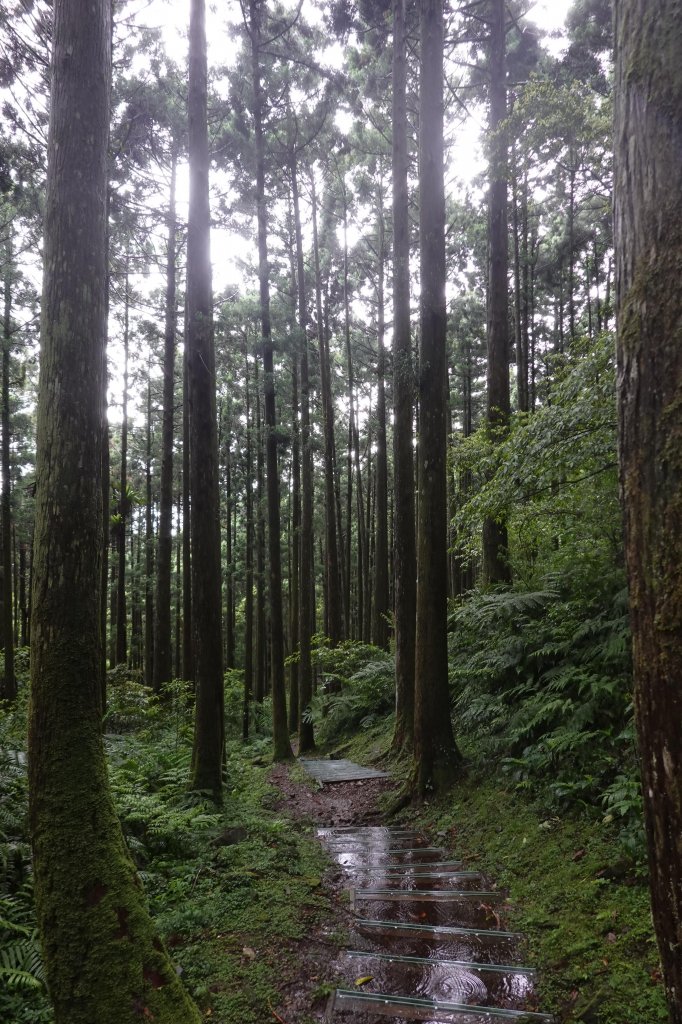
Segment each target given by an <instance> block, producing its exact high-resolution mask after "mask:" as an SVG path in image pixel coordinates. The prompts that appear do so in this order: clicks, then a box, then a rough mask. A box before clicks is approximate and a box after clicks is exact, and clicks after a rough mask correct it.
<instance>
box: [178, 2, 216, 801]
mask: <svg viewBox="0 0 682 1024" xmlns="http://www.w3.org/2000/svg"><path fill="white" fill-rule="evenodd" d="M206 92H207V67H206V25H205V7H204V0H191V7H190V28H189V100H188V113H189V185H190V191H189V219H188V224H187V353H188V368H189V426H190V493H191V502H192V507H191V515H190V524H191V533H192V623H193V634H194V671H195V683H196V706H195V719H194V747H193V751H192V787H193V788H194V789H198V790H206V791H208V792H210V793H211V795H212V796H213V797H214V799H215V800H220V799H221V797H222V774H223V761H224V754H225V722H224V709H223V664H222V659H223V647H222V639H221V637H222V614H221V584H220V497H219V484H218V476H219V474H218V429H217V422H216V395H215V351H214V339H213V286H212V277H211V246H210V230H211V214H210V208H209V186H208V175H209V152H208V130H207V122H206V105H207V98H206Z"/></svg>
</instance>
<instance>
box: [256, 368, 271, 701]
mask: <svg viewBox="0 0 682 1024" xmlns="http://www.w3.org/2000/svg"><path fill="white" fill-rule="evenodd" d="M259 387H260V385H259V374H258V359H257V358H256V483H257V491H256V493H257V494H258V504H257V506H256V538H255V539H256V685H255V693H254V696H255V698H256V703H257V704H262V703H263V701H264V700H265V693H266V690H267V678H266V677H267V665H268V637H267V624H266V614H265V517H264V515H263V505H264V503H265V498H264V493H265V457H264V452H263V425H262V419H261V397H260V390H259Z"/></svg>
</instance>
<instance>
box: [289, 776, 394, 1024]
mask: <svg viewBox="0 0 682 1024" xmlns="http://www.w3.org/2000/svg"><path fill="white" fill-rule="evenodd" d="M269 781H270V784H271V785H272V786H274V787H275V788H276V790H277V791H278V792H279V793H280V799H279V800H278V801H277V803H275V804H273V809H275V810H281V811H283V812H284V813H286V814H287V815H288V816H289V817H291V818H294V819H295V820H296V821H298V822H300V823H301V824H302V825H304V826H306V827H308V826H313V827H318V828H320V827H323V826H329V827H331V826H339V825H375V824H380V823H381V822H382V821H383V820H384V814H383V812H382V810H381V805H380V800H381V802H382V803H383V802H385V801H386V799H387V798H388V797H389V796H390V794H392V793H393V792H394V791H395V788H396V783H395V782H393V781H391V780H390V779H363V780H362V781H359V782H337V783H334V784H333V785H325V786H322V787H320V786H318V785H317V784H316V783H315V782H314V781H313V779H312V778H311V777H310V776H308V775H305V774H304V772H303V769H302V768H301V767H300V765H296V766H295V767H293V768H292V767H291V766H290V765H285V764H279V765H276V766H275V767H274V768H273V769H272V771H271V772H270V776H269ZM382 798H383V799H382ZM345 885H347V880H346V879H345V878H344V874H343V872H342V871H341V870H340V869H338V868H334V867H330V868H328V869H327V871H326V872H325V874H324V886H325V890H326V893H327V895H328V897H329V899H330V901H331V903H332V905H333V906H334V908H335V920H334V921H332V922H330V921H329V920H322V921H320V922H318V923H317V924H316V925H314V926H313V928H312V930H311V932H310V934H309V936H308V942H307V943H306V945H305V947H303V948H301V950H300V954H301V956H300V961H299V970H298V972H297V973H296V975H295V976H294V977H292V978H290V979H289V980H288V981H287V982H286V984H285V985H283V986H282V987H281V989H280V1004H279V1007H278V1011H277V1013H278V1014H279V1017H280V1018H281V1021H284V1022H285V1024H298V1022H299V1021H303V1020H310V1019H312V1020H320V1021H321V1020H323V1017H324V1009H325V1005H326V997H327V995H328V993H329V992H330V991H331V989H332V988H333V987H334V985H333V984H332V982H331V981H329V980H328V979H329V974H330V966H331V962H332V960H333V958H334V954H335V953H336V952H338V950H339V949H340V948H341V946H342V941H341V940H342V936H343V933H344V932H345V931H347V930H348V929H349V927H350V921H351V915H350V909H349V905H348V900H347V897H346V895H345V892H344V886H345ZM330 943H331V945H330ZM330 953H331V954H332V955H331V956H330ZM321 979H324V980H322V981H321ZM311 1014H313V1016H312V1017H311V1016H310V1015H311ZM273 1019H275V1020H276V1019H277V1017H276V1016H275V1017H273ZM281 1021H280V1024H281Z"/></svg>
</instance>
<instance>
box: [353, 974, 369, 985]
mask: <svg viewBox="0 0 682 1024" xmlns="http://www.w3.org/2000/svg"><path fill="white" fill-rule="evenodd" d="M368 981H373V976H372V975H371V974H366V975H365V976H364V977H363V978H356V979H355V984H356V985H357V986H358V988H359V987H360V985H366V984H367V982H368Z"/></svg>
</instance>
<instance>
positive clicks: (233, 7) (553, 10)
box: [111, 0, 572, 419]
mask: <svg viewBox="0 0 682 1024" xmlns="http://www.w3.org/2000/svg"><path fill="white" fill-rule="evenodd" d="M285 2H288V3H289V5H290V6H292V7H294V6H296V5H297V4H296V2H295V0H285ZM139 4H140V6H139V8H138V10H139V15H138V17H139V23H140V24H147V25H149V26H154V27H162V28H163V36H164V43H165V46H166V50H167V52H168V54H169V56H170V57H171V58H172V59H173V60H175V61H176V62H177V63H178V64H180V65H182V64H183V63H184V61H185V59H186V54H187V25H188V21H189V0H181V2H179V0H139ZM571 4H572V0H536V2H535V3H532V2H530V0H529V3H528V16H529V18H530V19H531V20H532V21H533V22H535V24H536V25H538V27H539V28H540V29H541V30H542V31H543V32H546V33H547V35H548V36H549V35H550V34H551V33H554V32H558V31H559V30H560V29H561V28H562V27H563V25H564V22H565V18H566V13H567V11H568V9H569V8H570V6H571ZM304 15H305V17H306V18H308V20H310V21H318V20H319V19H320V14H319V8H317V9H316V5H315V0H304ZM206 20H207V38H208V58H209V65H225V64H226V63H228V64H229V63H230V62H231V59H233V57H234V54H235V52H236V47H235V44H234V43H232V41H231V39H230V36H229V32H228V22H235V21H237V22H238V21H240V20H241V9H240V4H239V0H231V2H229V3H228V4H225V3H222V2H218V3H216V2H213V0H207V12H206ZM543 42H544V45H545V46H546V47H547V48H548V49H549V50H550V51H551V52H553V53H555V54H556V53H559V52H560V51H561V49H562V48H563V47H562V41H561V40H560V39H557V40H551V39H549V38H547V39H545V40H544V41H543ZM336 49H337V50H338V51H339V54H338V57H337V56H336V54H334V53H333V52H331V53H328V54H327V55H326V57H327V60H326V62H327V63H333V64H334V65H335V66H338V65H339V64H340V56H341V48H340V47H338V46H337V47H336ZM483 127H484V125H483V124H477V123H476V118H475V117H474V118H472V119H470V121H469V122H468V123H467V124H466V125H465V126H464V127H463V129H462V130H461V131H459V132H458V133H457V139H456V146H455V149H454V150H453V153H452V160H451V173H454V174H455V176H456V177H457V178H458V179H460V181H462V180H464V181H466V180H470V179H471V178H472V177H473V176H474V175H475V174H477V173H478V172H479V171H480V170H481V169H482V156H481V150H480V136H481V130H482V128H483ZM464 155H466V156H464ZM178 170H179V173H178V213H179V216H180V217H183V216H186V209H187V195H188V191H189V183H188V175H187V168H186V167H180V168H179V169H178ZM349 228H350V230H349V243H350V244H351V245H352V244H353V243H354V242H355V241H356V240H357V238H358V237H359V234H360V229H359V228H355V226H354V225H352V224H351V225H349ZM252 249H253V247H245V245H244V240H243V239H242V238H240V239H238V240H237V239H236V238H235V236H234V235H232V234H231V233H229V232H228V231H226V230H216V229H214V231H213V232H212V238H211V251H212V262H213V267H214V282H213V283H214V289H215V291H216V292H218V291H220V290H222V289H224V288H225V287H226V286H227V285H228V284H230V283H233V282H235V281H238V280H239V279H240V278H241V277H242V276H243V270H242V269H241V268H240V258H242V259H243V258H244V256H245V254H246V252H247V251H252ZM242 266H243V264H242ZM155 284H157V285H158V282H155ZM138 286H140V287H141V288H142V290H143V291H144V292H146V291H147V289H148V288H149V287H151V286H152V281H151V280H150V279H148V280H147V281H146V282H145V283H143V282H142V281H140V282H139V283H138ZM112 326H113V325H112ZM112 342H113V347H115V346H116V344H117V339H116V338H115V337H114V338H112ZM116 377H117V374H116V371H115V370H114V380H113V381H112V385H113V387H112V395H116V393H117V392H119V391H120V385H119V384H118V382H117V380H116ZM130 411H131V413H132V415H133V416H134V415H135V412H133V410H132V409H131V410H130ZM111 413H112V418H114V419H115V418H116V416H117V414H118V412H117V411H114V410H113V409H112V410H111Z"/></svg>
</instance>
